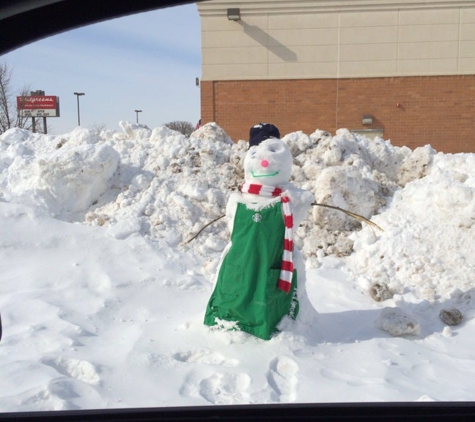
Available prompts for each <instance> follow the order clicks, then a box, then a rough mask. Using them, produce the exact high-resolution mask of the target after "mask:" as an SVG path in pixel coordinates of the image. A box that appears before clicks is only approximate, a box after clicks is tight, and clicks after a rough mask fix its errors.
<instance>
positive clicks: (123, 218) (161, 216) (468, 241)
mask: <svg viewBox="0 0 475 422" xmlns="http://www.w3.org/2000/svg"><path fill="white" fill-rule="evenodd" d="M119 127H120V130H118V131H112V130H108V131H103V132H101V133H100V134H97V133H95V132H93V131H90V130H88V129H85V128H81V127H78V128H76V129H75V130H73V131H72V132H71V133H68V134H64V135H61V136H52V135H39V134H32V133H30V132H28V131H25V130H20V129H11V130H9V131H7V132H5V133H4V134H2V135H1V136H0V200H2V201H6V202H12V203H22V204H26V205H31V206H35V207H38V208H42V209H44V210H46V211H47V212H49V213H50V214H53V215H54V216H55V217H56V218H58V219H61V220H64V221H69V222H81V223H84V224H88V225H100V226H104V227H107V228H108V233H109V235H110V236H111V237H114V238H117V239H124V238H126V237H129V236H141V237H144V238H145V239H150V240H155V239H158V240H160V241H165V242H167V244H168V245H169V246H170V247H178V248H179V249H181V250H183V251H188V252H191V253H193V254H195V255H196V256H198V257H201V259H202V260H203V271H204V272H205V274H206V275H210V276H211V275H212V273H213V271H214V270H215V268H216V265H217V262H218V260H219V256H220V253H221V252H222V251H223V249H224V247H225V245H226V243H227V242H228V240H229V234H228V230H227V227H226V224H225V222H224V219H221V218H220V217H221V216H223V214H224V210H225V206H226V203H227V200H228V197H229V195H230V193H232V192H234V191H236V190H238V189H239V187H240V185H241V184H242V183H243V181H244V170H243V159H244V155H245V153H246V151H247V148H248V145H247V142H246V141H243V140H237V142H232V141H231V140H230V139H229V136H228V135H227V134H226V132H225V131H224V130H223V129H222V128H220V127H219V126H218V125H217V124H216V123H208V124H206V125H204V126H202V127H200V128H199V129H197V130H196V131H195V132H193V134H192V135H191V136H190V137H185V136H184V135H182V134H180V133H179V132H176V131H174V130H171V129H169V128H168V127H166V126H160V127H156V128H154V129H153V130H151V129H149V128H148V127H146V126H144V125H140V124H134V123H129V122H120V123H119ZM282 139H283V140H284V142H286V143H287V144H288V145H289V147H290V149H291V151H292V153H293V157H294V162H293V174H292V182H293V183H294V184H295V185H296V186H298V187H301V188H303V189H307V190H310V191H311V192H312V193H313V194H314V196H315V200H316V202H317V203H320V204H328V205H333V206H338V207H341V208H344V209H347V210H349V211H352V212H354V213H357V214H360V215H362V216H364V217H366V218H368V219H372V220H373V221H374V222H376V223H377V224H378V225H379V226H380V227H382V228H383V229H384V232H379V231H376V230H375V229H374V228H371V227H369V226H367V225H366V224H365V223H363V230H361V228H362V226H361V223H360V222H358V221H357V220H355V219H353V218H351V217H349V216H347V215H346V214H344V213H342V212H340V211H337V210H330V209H327V208H323V207H320V206H318V205H316V206H314V207H312V210H311V212H309V213H308V216H307V218H306V219H305V220H304V221H303V223H302V224H301V226H300V227H299V228H298V229H297V230H296V233H295V237H296V239H295V243H296V245H297V247H299V248H300V249H301V250H302V252H303V255H304V257H305V258H306V262H307V266H308V267H310V268H311V267H317V266H319V265H320V263H321V261H322V259H323V257H325V256H327V255H336V256H339V257H342V256H348V255H351V257H349V258H348V261H349V262H350V268H351V271H352V272H353V276H354V278H355V279H356V280H357V285H358V286H359V287H360V288H361V289H362V290H364V291H366V292H367V291H368V288H369V287H370V286H371V285H372V283H374V282H379V283H381V284H387V285H388V286H389V288H390V289H391V291H394V292H395V293H396V294H397V293H401V292H403V291H404V290H405V289H411V291H414V292H415V294H416V295H417V296H418V297H420V298H424V299H429V300H438V299H440V298H443V297H453V296H454V295H458V294H463V293H464V292H467V291H468V290H469V289H471V288H472V286H473V285H474V283H475V282H474V281H473V278H472V279H471V274H473V269H474V267H475V253H474V252H475V251H474V249H473V248H474V246H473V242H472V239H473V237H474V234H475V233H474V230H475V229H474V224H473V223H474V217H473V216H474V215H475V213H474V211H475V205H474V203H475V201H474V200H473V198H474V189H475V165H474V164H475V163H474V156H473V155H470V154H469V155H467V154H465V155H464V154H457V155H450V154H441V153H437V152H436V151H434V150H433V149H432V148H431V147H430V146H425V147H420V148H417V149H415V150H414V151H413V150H411V149H409V148H407V147H395V146H393V145H391V143H390V142H389V141H387V140H383V139H380V138H376V139H374V140H370V139H367V138H366V137H364V136H361V135H357V134H353V133H351V132H349V131H348V130H346V129H340V130H338V131H337V133H336V134H335V136H332V135H331V134H329V133H328V132H325V131H322V130H320V129H316V130H315V131H314V132H313V133H312V134H310V135H307V134H304V133H302V132H301V131H299V132H293V133H290V134H287V135H285V136H284V137H283V138H282ZM414 203H418V204H420V206H418V207H414ZM213 220H216V221H215V222H213V223H212V224H210V225H209V226H208V227H206V228H205V229H204V230H203V231H202V232H201V233H200V234H199V237H198V238H196V239H194V240H190V239H192V237H193V236H194V235H196V234H197V233H198V232H199V231H200V230H201V229H202V228H203V227H204V226H205V225H206V224H208V223H210V222H212V221H213ZM401 238H403V239H405V242H404V245H405V247H404V248H401V247H400V246H397V245H400V241H401ZM415 244H417V247H416V246H414V247H412V246H411V245H415ZM449 272H450V273H451V276H450V277H448V276H447V274H448V273H449Z"/></svg>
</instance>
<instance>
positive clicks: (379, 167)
mask: <svg viewBox="0 0 475 422" xmlns="http://www.w3.org/2000/svg"><path fill="white" fill-rule="evenodd" d="M284 140H285V141H286V142H287V143H288V145H289V146H290V148H291V150H292V152H293V156H294V166H293V182H294V183H295V184H296V185H298V186H300V187H304V188H306V189H309V190H311V191H312V192H313V193H314V195H315V198H316V201H317V202H319V203H326V204H331V205H336V206H340V207H342V208H345V209H349V210H350V211H354V212H356V213H359V214H362V215H364V216H366V217H368V218H371V220H372V221H373V222H375V223H377V224H378V225H379V226H381V228H383V229H384V231H379V230H377V229H375V228H371V227H369V226H368V225H367V224H365V223H363V227H361V225H360V223H359V222H357V221H356V220H354V219H352V218H349V217H348V216H346V215H345V214H343V213H341V212H339V211H333V210H328V209H326V208H322V207H318V206H315V207H313V208H312V212H309V214H308V216H307V219H306V220H305V221H304V223H303V224H302V225H301V227H300V228H299V229H298V232H297V244H298V245H299V246H300V247H302V248H303V252H304V255H305V257H306V263H307V271H306V280H307V281H306V288H307V292H308V296H309V300H310V302H311V306H310V305H308V304H305V306H302V308H304V307H306V310H304V309H301V312H312V316H315V318H314V319H313V320H312V324H310V325H304V324H299V323H296V324H290V323H289V324H288V325H286V326H284V327H282V331H281V332H279V333H278V334H276V335H275V336H274V337H273V338H272V339H271V340H269V341H263V340H260V339H257V338H255V337H253V336H249V335H247V334H245V333H242V332H237V331H220V330H216V331H214V330H210V329H209V328H208V327H206V326H205V325H204V324H203V316H204V311H205V307H206V304H207V302H208V300H209V297H210V294H211V292H212V289H213V282H212V280H213V277H212V274H213V271H214V268H215V265H216V263H217V261H218V259H219V256H220V253H221V252H222V250H223V248H224V245H225V244H226V243H227V241H228V233H227V228H226V224H225V223H224V222H223V220H218V221H216V222H215V223H213V224H212V225H210V226H209V227H207V228H206V229H205V230H204V231H203V232H202V233H201V234H200V235H199V237H198V238H196V239H195V240H193V241H191V242H189V243H188V244H186V241H187V240H188V239H189V238H190V237H191V236H192V235H194V234H195V233H197V231H198V230H199V229H201V228H202V227H203V226H204V225H205V224H206V223H208V222H210V221H212V220H213V219H215V218H218V217H219V216H220V215H222V214H223V213H224V208H225V205H226V203H227V199H228V196H229V195H230V193H231V192H233V191H235V190H236V189H238V188H239V185H240V184H241V183H242V181H243V180H244V172H243V166H242V160H243V157H244V154H245V152H246V150H247V143H246V142H244V141H239V142H237V143H232V142H231V141H230V140H229V137H228V136H227V135H226V133H225V132H224V131H223V129H222V128H220V127H218V126H217V125H215V124H208V125H205V126H203V127H202V128H200V129H199V130H197V131H196V132H194V133H193V135H192V136H191V137H190V138H186V137H184V136H182V135H180V134H179V133H177V132H174V131H171V130H170V129H168V128H166V127H157V128H155V129H153V130H150V129H149V128H147V127H146V126H142V125H137V124H131V123H127V122H121V123H120V130H118V131H105V132H103V133H101V134H99V135H97V134H94V133H93V132H91V131H88V130H87V129H84V128H76V129H75V130H74V131H72V132H71V133H68V134H64V135H61V136H51V135H48V136H44V135H35V134H31V133H29V132H26V131H21V130H10V131H8V132H6V133H5V134H3V135H1V136H0V222H1V224H0V267H1V268H2V282H1V284H0V310H1V313H2V319H3V324H4V333H3V334H4V337H3V339H2V343H1V347H0V357H1V359H0V411H28V410H35V411H37V410H53V409H57V410H61V409H63V410H64V409H69V410H72V409H87V408H101V407H102V408H117V407H157V406H193V405H209V404H255V403H276V404H277V403H284V402H292V401H294V402H300V403H305V402H307V403H311V402H346V401H353V402H354V401H357V402H364V401H372V402H373V401H417V400H419V401H420V400H425V401H427V400H441V401H450V400H472V399H473V396H474V386H473V379H474V376H475V370H474V366H473V360H474V358H475V355H474V352H473V351H474V350H475V344H474V338H475V336H474V333H473V331H472V330H473V329H474V327H475V319H474V318H473V317H474V308H475V300H473V297H474V293H475V280H474V279H473V277H472V274H473V273H474V271H473V270H474V266H475V253H474V252H475V251H474V246H473V241H472V240H473V237H474V234H475V233H473V230H474V216H475V212H474V211H475V209H474V206H475V205H474V202H475V201H474V189H475V162H474V161H475V158H474V157H475V155H474V154H457V155H450V154H441V153H436V152H435V151H434V150H433V149H431V148H430V147H429V146H426V147H422V148H417V149H415V150H414V151H411V150H410V149H408V148H398V147H394V146H393V145H391V144H390V142H388V141H384V140H382V139H375V140H374V141H370V140H368V139H366V138H364V137H361V136H358V135H353V134H351V133H350V132H348V131H347V130H344V129H342V130H339V131H338V133H337V134H336V135H335V136H331V135H330V134H328V133H326V132H324V131H321V130H316V131H315V132H314V133H312V134H310V135H306V134H303V133H302V132H295V133H290V134H287V135H286V136H285V137H284ZM71 223H74V224H71ZM373 298H374V299H375V300H373ZM164 380H166V382H164ZM322 385H324V386H325V388H320V387H321V386H322Z"/></svg>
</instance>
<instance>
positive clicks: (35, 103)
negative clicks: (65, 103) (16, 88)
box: [16, 95, 59, 117]
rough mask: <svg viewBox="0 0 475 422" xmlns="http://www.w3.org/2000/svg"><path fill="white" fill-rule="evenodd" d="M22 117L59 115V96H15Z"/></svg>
mask: <svg viewBox="0 0 475 422" xmlns="http://www.w3.org/2000/svg"><path fill="white" fill-rule="evenodd" d="M16 101H17V108H18V112H19V113H20V116H22V117H59V98H58V97H56V96H54V95H31V96H22V97H16Z"/></svg>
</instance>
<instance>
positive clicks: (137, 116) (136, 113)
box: [135, 110, 142, 123]
mask: <svg viewBox="0 0 475 422" xmlns="http://www.w3.org/2000/svg"><path fill="white" fill-rule="evenodd" d="M139 113H142V110H135V119H136V122H137V123H138V122H139Z"/></svg>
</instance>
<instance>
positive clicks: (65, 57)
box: [0, 3, 201, 134]
mask: <svg viewBox="0 0 475 422" xmlns="http://www.w3.org/2000/svg"><path fill="white" fill-rule="evenodd" d="M0 62H3V63H5V62H6V63H7V64H8V66H9V67H10V68H11V69H12V70H13V84H14V86H15V89H16V92H15V95H16V94H17V93H19V92H20V90H21V89H22V88H23V87H24V86H29V88H30V89H31V90H43V91H45V94H46V95H56V96H58V97H59V100H60V112H61V117H59V118H49V119H48V127H49V129H50V132H49V133H54V134H61V133H67V132H70V131H71V130H73V129H74V128H75V127H76V126H77V120H78V119H77V99H76V96H75V95H74V92H84V93H85V95H84V96H82V97H80V113H81V126H84V127H98V126H106V127H107V128H108V129H118V130H119V126H118V123H119V121H121V120H127V121H130V122H135V121H136V113H135V111H134V110H136V109H138V110H142V112H141V113H139V122H140V123H144V124H146V125H148V126H149V127H150V128H154V127H156V126H159V125H161V124H164V123H167V122H170V121H175V120H184V121H189V122H191V123H193V124H196V122H197V121H198V119H199V118H200V90H199V88H198V87H197V86H196V84H195V78H196V77H201V34H200V18H199V14H198V10H197V6H196V4H195V3H192V4H188V5H184V6H175V7H170V8H166V9H159V10H156V11H153V12H147V13H140V14H137V15H132V16H127V17H125V18H118V19H113V20H110V21H106V22H102V23H99V24H95V25H90V26H86V27H83V28H80V29H76V30H72V31H68V32H65V33H62V34H59V35H55V36H53V37H49V38H46V39H43V40H41V41H38V42H36V43H32V44H29V45H27V46H25V47H22V48H19V49H17V50H15V51H13V52H10V53H8V54H5V55H3V56H0ZM17 91H18V92H17Z"/></svg>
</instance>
